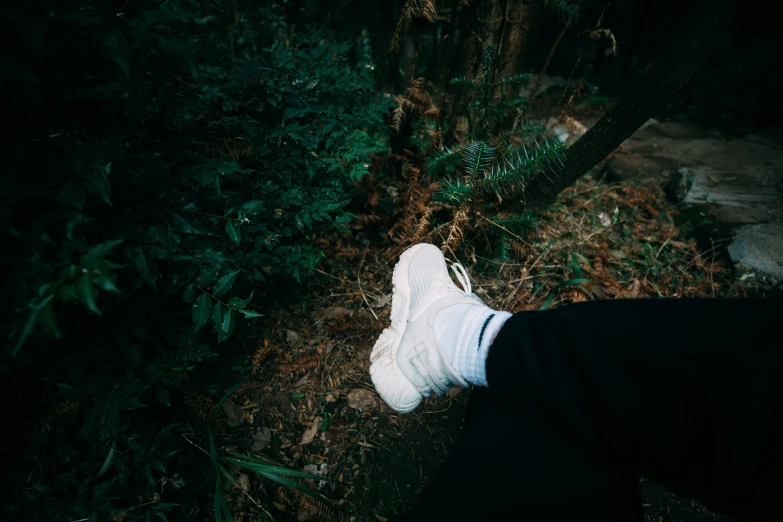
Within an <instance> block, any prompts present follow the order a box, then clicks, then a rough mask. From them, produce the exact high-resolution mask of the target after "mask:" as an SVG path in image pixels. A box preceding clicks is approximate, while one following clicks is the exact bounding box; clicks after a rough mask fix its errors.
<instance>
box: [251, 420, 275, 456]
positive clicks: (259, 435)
mask: <svg viewBox="0 0 783 522" xmlns="http://www.w3.org/2000/svg"><path fill="white" fill-rule="evenodd" d="M271 443H272V432H271V431H270V430H269V428H267V427H266V426H261V427H260V428H257V429H256V432H255V433H253V444H252V445H251V446H250V451H253V452H256V453H258V452H259V451H261V450H263V449H264V448H266V447H267V446H269V445H270V444H271Z"/></svg>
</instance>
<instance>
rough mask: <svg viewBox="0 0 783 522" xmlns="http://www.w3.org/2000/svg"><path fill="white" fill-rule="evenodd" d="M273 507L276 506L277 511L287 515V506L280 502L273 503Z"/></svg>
mask: <svg viewBox="0 0 783 522" xmlns="http://www.w3.org/2000/svg"><path fill="white" fill-rule="evenodd" d="M272 505H273V506H275V509H276V510H278V511H282V512H283V513H285V504H281V503H280V502H272Z"/></svg>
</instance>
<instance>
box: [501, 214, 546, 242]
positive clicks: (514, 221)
mask: <svg viewBox="0 0 783 522" xmlns="http://www.w3.org/2000/svg"><path fill="white" fill-rule="evenodd" d="M494 221H495V223H497V224H498V225H500V226H501V227H503V228H504V229H506V230H508V231H509V232H511V233H512V234H516V235H518V236H521V235H522V234H524V233H526V232H527V231H528V230H530V229H531V228H535V227H536V226H537V225H538V219H537V218H536V216H535V215H534V214H531V213H529V212H525V213H522V214H512V215H508V216H497V217H496V218H495V219H494Z"/></svg>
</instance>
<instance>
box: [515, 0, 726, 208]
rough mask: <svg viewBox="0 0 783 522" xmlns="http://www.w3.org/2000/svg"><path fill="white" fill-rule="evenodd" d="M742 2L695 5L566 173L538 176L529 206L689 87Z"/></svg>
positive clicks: (576, 148) (575, 149) (576, 150)
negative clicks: (683, 88) (548, 177)
mask: <svg viewBox="0 0 783 522" xmlns="http://www.w3.org/2000/svg"><path fill="white" fill-rule="evenodd" d="M740 7H741V2H740V1H739V0H696V1H695V2H693V4H692V5H691V7H690V8H689V9H688V11H687V12H686V13H685V14H684V16H683V17H682V18H680V25H679V28H678V30H677V31H672V32H671V33H669V34H670V36H669V37H668V38H667V37H666V36H662V38H665V39H666V40H665V41H664V42H662V45H661V52H660V54H659V55H658V57H657V58H655V59H653V60H652V62H651V63H650V64H649V65H648V66H647V68H646V69H645V71H644V73H643V75H642V78H641V79H640V80H639V82H638V83H637V84H636V86H634V87H633V88H632V89H631V90H630V91H629V92H628V93H626V94H625V95H624V96H623V97H622V98H620V100H618V101H617V103H615V104H614V106H613V107H612V108H611V109H610V110H609V112H607V113H606V114H605V115H604V117H603V118H601V120H600V121H598V123H596V124H595V126H594V127H593V128H592V129H590V130H589V131H588V132H587V133H586V134H585V135H584V136H582V138H581V139H579V141H577V142H576V143H574V145H573V146H572V147H570V148H569V149H568V154H567V158H566V167H565V169H564V170H563V171H562V172H561V173H559V174H558V175H557V176H555V177H554V178H552V180H551V181H550V180H548V179H544V177H543V176H538V177H537V178H536V179H535V180H533V182H532V183H531V185H530V187H529V190H528V194H527V205H528V207H532V208H537V209H540V208H543V207H545V206H547V205H549V204H551V203H553V202H554V201H555V199H556V197H557V195H558V194H559V193H560V192H561V191H562V190H563V189H565V188H566V187H569V186H570V185H571V184H573V183H574V182H575V181H576V180H577V179H579V178H580V177H581V176H582V175H583V174H585V173H587V172H588V171H589V170H590V169H591V168H593V167H594V166H595V165H597V164H598V163H599V162H601V161H602V160H603V159H604V158H606V156H608V155H609V154H610V153H611V152H612V151H613V150H615V149H616V148H617V147H618V146H619V145H620V144H621V143H622V142H623V141H625V140H626V139H627V138H628V137H630V136H631V134H633V133H634V132H635V131H636V130H637V129H638V128H639V127H641V126H642V124H644V122H646V121H647V120H649V119H650V118H651V117H653V116H654V115H655V114H656V113H657V112H658V111H659V110H660V109H661V108H663V107H664V106H665V104H666V102H667V101H668V100H669V98H670V97H671V95H672V94H674V93H675V92H676V91H677V90H678V89H680V88H681V87H682V86H683V85H685V84H686V83H687V82H688V79H689V78H690V76H691V74H693V72H694V70H696V67H697V66H698V64H699V61H700V60H701V58H702V57H704V56H705V55H706V54H707V53H708V52H709V50H710V49H711V48H712V47H713V45H714V44H715V43H716V42H717V40H718V38H719V37H720V35H721V33H722V32H723V31H724V30H725V29H727V28H728V27H729V25H730V23H731V21H732V19H733V18H734V15H735V14H736V13H737V12H738V11H739V8H740Z"/></svg>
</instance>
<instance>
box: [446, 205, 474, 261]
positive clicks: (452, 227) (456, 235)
mask: <svg viewBox="0 0 783 522" xmlns="http://www.w3.org/2000/svg"><path fill="white" fill-rule="evenodd" d="M468 222H469V219H468V213H467V209H466V208H465V207H461V208H458V209H457V210H455V211H454V217H453V218H452V219H451V223H450V224H449V234H448V236H447V237H446V239H444V240H443V243H441V245H440V249H441V251H443V252H444V253H445V252H451V253H452V254H453V253H454V249H456V248H458V247H459V246H460V244H462V240H463V238H464V237H465V231H464V229H465V227H466V225H467V224H468Z"/></svg>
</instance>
